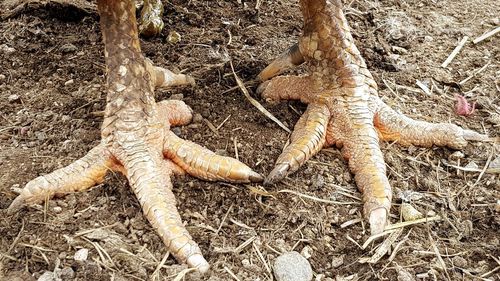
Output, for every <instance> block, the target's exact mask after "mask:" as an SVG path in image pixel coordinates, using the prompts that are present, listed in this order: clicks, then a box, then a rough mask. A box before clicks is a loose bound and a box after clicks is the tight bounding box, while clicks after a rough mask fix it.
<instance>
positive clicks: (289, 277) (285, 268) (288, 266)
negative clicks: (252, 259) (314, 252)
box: [274, 251, 313, 281]
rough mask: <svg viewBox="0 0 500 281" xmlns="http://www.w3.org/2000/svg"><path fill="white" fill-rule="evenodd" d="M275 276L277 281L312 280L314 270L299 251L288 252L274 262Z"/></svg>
mask: <svg viewBox="0 0 500 281" xmlns="http://www.w3.org/2000/svg"><path fill="white" fill-rule="evenodd" d="M274 276H275V277H276V280H277V281H310V280H312V278H313V271H312V268H311V265H310V264H309V262H308V261H307V260H306V259H305V258H304V257H303V256H301V255H300V254H299V253H297V252H295V251H294V252H288V253H284V254H282V255H281V256H279V257H278V258H277V259H276V261H275V262H274Z"/></svg>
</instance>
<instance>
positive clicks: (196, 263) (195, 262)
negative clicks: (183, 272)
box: [186, 254, 210, 273]
mask: <svg viewBox="0 0 500 281" xmlns="http://www.w3.org/2000/svg"><path fill="white" fill-rule="evenodd" d="M186 263H187V264H188V266H189V267H192V268H196V269H197V270H198V271H199V272H200V273H207V272H208V270H209V269H210V265H209V264H208V262H207V261H206V260H205V258H204V257H203V256H202V255H200V254H195V255H192V256H190V257H189V258H188V259H187V261H186Z"/></svg>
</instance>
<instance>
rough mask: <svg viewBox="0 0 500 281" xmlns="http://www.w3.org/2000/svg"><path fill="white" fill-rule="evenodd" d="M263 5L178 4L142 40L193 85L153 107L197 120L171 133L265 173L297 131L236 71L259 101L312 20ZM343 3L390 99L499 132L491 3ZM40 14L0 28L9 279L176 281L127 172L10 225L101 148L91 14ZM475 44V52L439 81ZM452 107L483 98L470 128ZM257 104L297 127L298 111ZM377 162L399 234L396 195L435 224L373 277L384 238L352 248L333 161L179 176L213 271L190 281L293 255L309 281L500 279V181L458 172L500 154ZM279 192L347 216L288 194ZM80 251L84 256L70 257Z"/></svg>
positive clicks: (290, 7) (3, 241) (420, 155)
mask: <svg viewBox="0 0 500 281" xmlns="http://www.w3.org/2000/svg"><path fill="white" fill-rule="evenodd" d="M185 2H188V3H185ZM259 2H262V4H261V5H260V8H259V10H258V11H257V10H256V9H255V6H256V1H245V2H244V4H238V1H199V0H193V1H178V0H175V1H169V2H168V3H166V5H165V16H164V20H165V29H164V31H163V33H162V34H161V36H159V37H158V38H154V39H147V40H143V41H142V47H143V52H144V54H145V55H146V56H147V57H148V58H150V59H152V60H153V61H154V62H155V63H156V64H158V65H160V66H164V67H167V68H170V69H177V70H178V71H182V72H184V73H189V74H191V75H193V76H194V77H195V78H196V80H197V86H196V87H194V88H175V89H171V90H169V91H163V92H158V93H157V100H162V99H167V98H169V97H173V98H177V99H179V98H181V99H183V100H184V101H185V102H186V103H187V104H188V105H190V106H191V107H192V108H193V109H194V111H195V113H197V115H198V116H197V117H196V118H195V121H194V122H193V123H192V124H190V125H188V126H185V127H182V128H180V129H179V130H178V131H177V133H178V134H180V135H181V136H182V137H183V138H185V139H189V140H192V141H195V142H197V143H199V144H201V145H204V146H206V147H208V148H210V149H212V150H214V151H217V152H218V153H222V154H226V155H229V156H235V153H236V149H237V153H238V156H239V159H240V160H241V161H243V162H244V163H246V164H248V165H250V167H252V168H253V169H255V170H256V171H257V172H259V173H262V174H264V175H265V174H267V173H268V172H269V171H270V170H271V169H272V166H273V164H274V161H275V159H276V158H277V157H278V155H279V154H280V152H281V149H282V147H283V146H284V145H285V143H286V140H287V138H288V135H287V133H286V132H285V131H283V130H282V129H280V128H279V127H278V126H277V125H276V124H274V123H272V121H270V120H269V119H267V118H265V117H264V116H263V115H261V113H259V112H258V111H257V110H256V109H255V108H254V107H253V106H252V105H250V103H249V102H248V101H247V100H246V99H245V97H244V96H243V94H241V92H240V91H239V89H238V88H237V87H235V86H236V82H235V80H234V78H233V75H232V72H231V68H230V66H229V61H232V62H233V64H234V66H235V70H236V72H237V74H238V75H239V76H240V77H241V78H242V79H243V80H244V81H245V82H247V86H248V88H249V90H250V91H251V93H253V92H254V91H255V89H256V86H257V84H256V83H255V82H252V80H253V79H254V78H255V77H256V75H257V74H258V73H259V71H260V70H262V69H263V68H264V67H265V66H266V64H267V63H269V62H270V61H271V60H272V59H273V58H274V57H275V56H277V55H278V54H279V53H280V52H282V51H283V50H285V49H286V48H288V47H289V46H290V45H291V44H293V43H294V42H295V40H296V38H297V36H298V35H299V33H300V29H301V24H302V23H301V15H300V12H299V9H298V5H297V3H296V2H297V1H274V0H272V1H271V0H269V1H259ZM4 5H9V3H4ZM345 5H346V7H345V11H346V13H347V17H348V19H349V21H350V23H351V26H352V28H353V32H354V37H355V38H356V40H357V42H358V47H359V49H360V50H361V52H362V54H363V55H364V57H365V58H366V60H367V63H368V66H369V68H370V70H371V71H372V73H373V75H374V77H375V79H376V80H377V83H378V85H379V87H380V89H381V91H380V95H381V96H383V99H384V100H385V101H386V102H387V103H388V104H390V105H391V106H393V107H394V108H397V109H398V110H400V111H402V112H404V113H407V114H408V115H409V116H411V117H413V118H417V119H422V120H427V121H435V122H452V123H455V124H458V125H460V126H463V127H465V128H469V129H474V130H477V131H479V132H483V133H488V134H489V135H491V136H499V135H500V80H499V77H500V68H499V56H500V48H499V46H500V36H498V34H497V36H496V37H490V38H489V39H487V40H485V41H483V42H481V43H479V44H476V45H474V44H472V42H471V41H472V39H474V38H476V37H478V36H480V35H481V34H483V33H484V32H486V31H489V30H492V29H494V28H495V27H497V26H499V25H500V18H499V14H500V2H499V1H494V0H485V1H473V0H465V1H452V0H443V1H396V0H383V1H360V0H355V1H348V2H347V3H345ZM35 6H36V5H34V6H30V7H29V8H27V9H25V10H24V11H23V12H21V13H20V14H19V15H17V16H14V17H12V18H10V19H2V20H1V21H0V38H1V39H0V74H1V76H0V93H1V94H0V108H1V111H0V117H1V118H0V167H1V168H0V280H36V279H37V278H38V277H40V276H41V275H42V274H44V273H45V272H46V271H51V272H54V271H55V272H56V273H57V274H58V275H59V276H60V278H61V279H62V280H172V279H174V278H175V276H177V275H178V274H179V272H181V271H182V270H184V269H185V268H186V266H184V265H178V264H177V262H176V261H175V260H174V259H173V258H172V257H168V258H167V259H166V261H165V263H164V266H163V267H160V270H158V271H156V272H155V269H156V268H157V267H158V265H159V264H160V262H161V261H162V258H163V257H164V256H165V254H167V253H166V251H165V248H164V246H163V244H162V242H161V240H160V239H159V237H158V236H157V235H156V234H155V232H154V231H153V229H152V228H151V226H150V225H149V224H148V222H147V221H146V220H145V218H144V217H143V215H142V212H141V209H140V206H139V204H138V202H137V200H136V199H135V197H134V195H133V194H132V193H131V191H130V190H129V188H128V185H127V182H126V180H125V178H124V177H122V176H120V175H115V174H110V175H109V176H108V179H107V180H106V183H105V184H103V185H100V186H98V187H96V188H94V189H92V190H91V191H90V192H86V193H79V194H71V195H69V196H66V197H64V198H60V199H55V200H51V201H48V202H47V204H45V206H38V207H31V208H27V209H24V210H23V211H21V212H20V213H18V214H16V215H14V216H7V215H6V213H5V210H4V209H5V208H7V206H8V205H9V204H10V202H11V201H12V200H13V199H14V198H15V193H14V192H13V191H12V188H13V187H14V188H15V187H18V188H19V187H23V186H24V184H26V183H27V182H28V181H29V180H31V179H33V178H35V177H37V176H38V175H41V174H46V173H49V172H51V171H53V170H54V169H57V168H60V167H63V166H65V165H67V164H69V163H71V162H72V161H74V160H76V159H78V158H79V157H81V156H82V155H84V154H85V153H86V152H87V151H88V150H89V149H90V148H92V147H93V146H95V145H96V144H97V143H98V142H99V138H100V124H101V122H102V117H101V116H100V115H99V114H98V113H97V114H96V112H99V111H101V110H103V108H104V105H105V91H104V87H103V84H104V56H103V45H102V43H101V37H100V36H101V35H100V31H99V23H98V15H97V13H96V12H92V11H90V14H85V13H83V12H82V11H81V10H78V9H74V8H68V7H66V6H64V5H52V6H50V8H48V9H45V8H37V7H35ZM33 7H34V8H33ZM0 10H2V11H5V10H4V9H0ZM170 31H176V32H178V33H179V34H180V35H181V41H180V42H179V43H176V44H174V43H171V42H168V40H167V37H168V34H169V32H170ZM465 35H467V36H469V37H470V38H471V39H470V40H469V42H468V43H467V44H466V45H465V47H464V48H463V49H462V51H461V52H460V53H459V54H458V56H457V57H456V58H455V59H454V60H453V61H452V63H451V64H450V65H449V67H448V68H447V69H444V68H441V67H440V65H441V63H442V62H443V61H444V60H445V59H446V58H447V57H448V55H449V54H450V53H451V51H452V50H453V49H454V48H455V46H456V45H457V44H458V42H459V41H460V40H461V39H462V37H463V36H465ZM12 48H13V49H12ZM485 65H487V66H486V67H485V68H484V69H482V71H480V72H479V73H477V74H476V75H475V76H474V77H472V78H471V79H469V80H468V81H466V82H465V83H462V84H461V85H460V83H459V82H460V81H462V80H464V79H466V78H467V77H469V76H471V75H473V74H474V73H475V72H477V71H478V70H479V69H481V68H482V67H483V66H485ZM297 71H298V72H299V73H300V72H302V71H303V70H302V69H299V70H297ZM417 80H419V81H421V82H422V83H423V84H426V85H427V86H428V88H429V89H430V92H431V93H430V94H425V93H424V92H423V91H422V90H421V89H420V88H419V87H418V86H417V85H416V81H417ZM455 94H462V95H466V97H467V98H468V99H470V100H472V101H476V102H477V106H476V112H475V113H474V114H473V115H472V116H469V117H463V116H459V115H457V114H456V113H455V111H454V105H455V97H454V95H455ZM256 98H258V99H259V100H260V101H261V102H262V103H263V104H264V106H265V107H267V108H268V109H269V110H270V111H271V112H272V113H273V114H274V115H275V116H276V117H277V118H278V119H280V120H281V121H283V122H284V123H285V124H286V125H287V126H288V127H293V125H294V124H295V122H296V121H297V120H298V118H299V116H300V115H299V114H300V113H301V112H302V111H303V110H304V108H305V107H304V106H303V105H302V104H300V103H298V102H290V103H288V104H287V103H283V104H280V105H274V106H271V105H268V104H265V103H264V101H262V100H261V99H260V98H259V97H256ZM208 124H212V125H213V126H214V127H216V128H218V130H216V131H214V130H212V129H210V126H209V125H208ZM382 150H383V152H384V154H385V159H386V162H387V165H388V176H389V180H390V182H391V184H392V186H393V188H394V194H395V196H394V197H395V200H394V205H393V208H392V215H393V217H392V218H391V221H392V223H396V222H399V221H400V204H401V202H402V198H406V199H411V204H412V205H413V206H414V207H416V208H417V209H418V210H420V211H421V212H422V213H424V214H425V215H427V216H436V215H440V216H442V217H443V219H442V220H440V221H437V222H431V223H427V224H425V223H424V224H418V225H414V226H410V227H405V228H404V229H403V231H402V233H401V235H400V236H399V237H397V239H396V240H395V242H394V243H393V248H396V250H394V251H391V252H390V253H388V254H387V255H385V256H384V257H382V258H381V259H380V260H379V261H378V262H376V263H374V264H369V263H360V262H359V260H360V258H364V257H370V256H372V255H373V254H374V253H375V250H376V247H377V246H378V245H380V243H381V242H382V240H377V241H375V242H374V243H372V244H370V245H369V246H368V247H367V248H366V249H364V250H363V249H361V248H360V247H359V245H362V244H363V243H364V242H365V241H366V239H367V238H368V237H369V233H368V230H367V227H366V223H365V222H360V220H359V219H360V218H361V205H360V202H359V197H360V195H359V193H358V191H357V189H356V186H355V184H354V180H353V177H352V175H351V174H350V173H349V171H348V168H347V165H346V163H345V162H344V161H343V159H342V157H341V155H340V153H339V151H338V150H337V149H335V148H333V149H328V150H323V151H322V152H321V153H319V155H317V156H316V157H314V158H313V159H312V160H311V161H309V162H308V163H307V164H306V165H305V166H304V167H303V168H301V169H300V170H299V171H298V172H296V173H295V174H293V175H291V176H290V177H289V178H287V179H286V180H285V181H284V182H282V183H280V184H277V185H275V186H266V187H262V186H259V185H252V186H250V185H228V184H223V183H208V182H203V181H200V180H197V179H193V178H190V177H186V178H177V179H175V180H174V186H175V190H174V192H175V194H176V196H177V199H178V206H179V210H180V213H181V215H182V217H183V219H184V220H185V223H186V225H187V228H188V230H189V231H190V233H191V234H192V235H193V237H194V239H195V240H196V241H197V242H198V243H199V244H200V246H201V248H202V250H203V252H204V254H205V257H206V258H207V260H208V261H209V262H210V263H211V265H212V270H211V272H210V273H209V274H208V275H207V276H203V277H200V276H198V275H196V274H192V273H189V274H187V276H186V277H185V280H212V281H214V280H236V279H235V278H234V277H232V276H231V275H230V273H229V272H232V273H233V274H234V275H235V276H237V277H238V278H239V280H272V279H273V277H271V274H270V272H269V270H270V268H271V266H272V264H273V262H274V260H275V259H276V257H277V256H278V254H279V253H281V252H284V251H289V250H292V249H294V250H296V251H299V252H302V253H303V254H304V255H306V256H307V257H309V262H310V263H311V265H312V268H313V270H314V272H315V274H316V276H319V277H318V279H316V280H377V279H379V280H413V279H403V278H405V276H406V278H409V277H408V276H413V278H414V279H416V280H500V270H499V266H500V259H499V257H500V246H499V244H500V241H499V239H500V234H499V229H500V219H499V217H500V216H499V215H500V203H499V200H500V176H499V174H498V170H497V171H496V173H495V172H485V173H483V174H480V173H479V172H477V171H472V172H470V171H463V170H459V169H456V168H455V167H453V166H460V167H464V166H466V165H467V164H470V163H475V164H476V165H477V168H476V170H479V171H480V170H483V168H484V167H485V165H486V164H487V161H488V159H491V162H493V161H494V160H495V159H498V157H499V156H500V147H499V146H498V144H492V143H471V144H470V145H468V146H467V148H466V149H464V150H463V151H462V153H463V157H462V158H457V157H456V156H457V153H455V151H453V150H450V149H447V148H436V147H433V148H430V149H428V148H418V147H409V148H404V147H401V146H399V145H397V144H390V143H385V144H382ZM497 161H500V160H497ZM450 165H453V166H450ZM497 165H498V164H497ZM490 171H491V170H490ZM256 190H257V191H256ZM284 190H291V191H294V192H298V193H301V194H304V195H309V196H313V197H315V198H321V199H326V200H330V201H337V202H342V203H344V204H332V203H328V202H320V201H318V200H312V199H308V198H304V197H300V196H299V195H297V194H293V193H290V192H279V191H284ZM411 191H413V192H414V193H411ZM346 222H351V224H350V223H347V224H344V223H346ZM245 241H247V244H246V246H245V244H243V243H244V242H245ZM358 244H359V245H358ZM82 248H85V249H88V250H89V255H88V258H87V259H86V260H85V261H75V260H74V254H75V252H76V251H78V250H79V249H82ZM391 254H392V255H391ZM271 270H272V269H271ZM15 277H17V278H18V279H15ZM342 278H347V279H342ZM348 278H350V279H348ZM398 278H400V279H398ZM481 278H483V279H481ZM50 280H52V279H50Z"/></svg>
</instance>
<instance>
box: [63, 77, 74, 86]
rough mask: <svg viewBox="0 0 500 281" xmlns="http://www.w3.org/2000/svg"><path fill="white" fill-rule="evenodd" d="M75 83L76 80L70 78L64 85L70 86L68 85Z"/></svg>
mask: <svg viewBox="0 0 500 281" xmlns="http://www.w3.org/2000/svg"><path fill="white" fill-rule="evenodd" d="M73 83H75V80H73V79H69V80H68V81H66V82H64V86H68V85H71V84H73Z"/></svg>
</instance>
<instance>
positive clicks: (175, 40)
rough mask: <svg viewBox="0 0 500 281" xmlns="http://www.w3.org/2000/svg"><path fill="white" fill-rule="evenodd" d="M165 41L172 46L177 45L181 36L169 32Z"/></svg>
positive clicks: (174, 32)
mask: <svg viewBox="0 0 500 281" xmlns="http://www.w3.org/2000/svg"><path fill="white" fill-rule="evenodd" d="M167 41H168V42H169V43H172V44H177V43H179V42H180V41H181V35H180V34H179V33H178V32H177V31H174V30H171V31H170V32H169V33H168V37H167Z"/></svg>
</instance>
